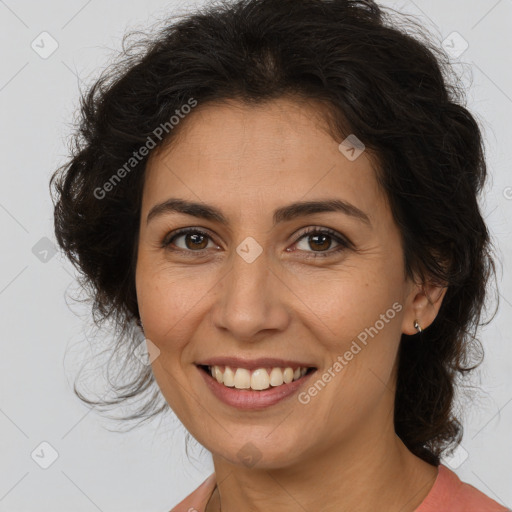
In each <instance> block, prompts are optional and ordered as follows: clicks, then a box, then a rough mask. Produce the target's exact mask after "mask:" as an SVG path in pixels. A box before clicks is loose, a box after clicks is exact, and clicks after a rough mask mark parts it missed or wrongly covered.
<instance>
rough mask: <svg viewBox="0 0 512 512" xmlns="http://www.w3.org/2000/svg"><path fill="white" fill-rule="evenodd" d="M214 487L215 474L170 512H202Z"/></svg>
mask: <svg viewBox="0 0 512 512" xmlns="http://www.w3.org/2000/svg"><path fill="white" fill-rule="evenodd" d="M215 486H216V478H215V473H212V474H211V475H210V476H209V477H208V478H207V479H206V480H205V481H204V482H203V483H202V484H201V485H200V486H199V487H198V488H197V489H196V490H195V491H193V492H191V493H190V494H189V495H188V496H187V497H186V498H185V499H184V500H183V501H180V503H178V504H177V505H176V506H175V507H174V508H173V509H172V510H171V511H170V512H204V509H205V507H206V504H207V503H208V500H209V499H210V497H211V495H212V493H213V491H214V489H215Z"/></svg>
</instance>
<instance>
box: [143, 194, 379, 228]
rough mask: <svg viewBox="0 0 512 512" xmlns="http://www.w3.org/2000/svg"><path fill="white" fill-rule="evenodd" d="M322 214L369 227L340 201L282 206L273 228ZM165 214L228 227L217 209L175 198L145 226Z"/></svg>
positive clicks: (360, 213) (359, 212) (359, 214)
mask: <svg viewBox="0 0 512 512" xmlns="http://www.w3.org/2000/svg"><path fill="white" fill-rule="evenodd" d="M323 212H341V213H344V214H345V215H348V216H350V217H353V218H355V219H358V220H360V221H362V222H364V223H365V224H367V225H369V226H371V222H370V219H369V217H368V215H367V214H366V213H364V212H363V211H362V210H360V209H359V208H357V207H356V206H354V205H353V204H350V203H348V202H346V201H343V200H341V199H328V200H324V201H299V202H296V203H291V204H289V205H287V206H282V207H280V208H278V209H276V210H275V211H274V217H273V219H274V226H275V225H276V224H279V223H281V222H286V221H290V220H293V219H295V218H297V217H303V216H306V215H312V214H314V213H323ZM166 213H184V214H186V215H192V216H194V217H198V218H201V219H206V220H210V221H214V222H218V223H220V224H223V225H225V226H227V225H229V221H228V219H227V218H226V217H225V216H224V214H223V213H222V212H221V211H220V210H219V209H218V208H216V207H214V206H210V205H207V204H204V203H196V202H192V201H187V200H185V199H176V198H170V199H167V200H166V201H164V202H163V203H160V204H157V205H155V206H153V207H152V208H151V210H150V211H149V213H148V216H147V219H146V224H149V221H150V220H152V219H154V218H155V217H159V216H161V215H164V214H166Z"/></svg>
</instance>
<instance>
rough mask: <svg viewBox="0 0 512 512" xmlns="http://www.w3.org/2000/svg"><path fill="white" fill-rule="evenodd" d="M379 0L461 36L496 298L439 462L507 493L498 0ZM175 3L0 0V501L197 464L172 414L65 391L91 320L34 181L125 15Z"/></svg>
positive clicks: (503, 16) (14, 504) (502, 51)
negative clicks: (449, 450)
mask: <svg viewBox="0 0 512 512" xmlns="http://www.w3.org/2000/svg"><path fill="white" fill-rule="evenodd" d="M385 4H386V5H392V6H394V7H396V8H398V9H399V10H404V11H406V12H409V13H411V14H415V15H418V16H420V17H421V19H422V20H423V22H424V24H425V26H427V27H428V28H429V29H430V30H432V31H433V32H434V35H435V36H436V37H437V38H438V39H439V42H441V41H442V40H445V39H446V38H447V37H448V36H450V34H452V33H453V32H454V31H455V32H457V33H458V34H460V36H461V37H462V38H463V39H460V37H459V36H457V35H455V36H453V35H452V36H450V38H448V39H447V43H445V44H447V47H448V48H452V51H457V50H459V51H461V50H462V49H463V46H461V45H462V44H464V43H463V41H464V40H465V41H467V43H468V45H469V46H468V48H467V49H466V50H465V51H464V52H463V53H462V54H461V55H457V56H455V57H453V60H454V62H458V63H460V64H457V69H458V71H459V72H460V73H461V74H462V76H463V78H464V80H465V83H466V84H467V85H468V87H470V89H469V94H468V97H469V107H470V109H471V110H472V111H473V112H474V113H475V114H476V115H477V117H478V119H479V120H480V122H481V124H482V126H483V129H484V131H485V137H486V141H487V142H486V144H487V156H488V162H489V168H490V170H491V173H492V178H491V180H490V182H489V184H488V187H487V191H486V194H485V201H484V202H483V203H482V206H483V208H484V212H485V216H486V220H487V222H488V224H489V226H490V229H491V231H492V235H493V237H494V239H495V243H496V245H497V247H498V250H499V257H500V260H501V262H502V266H499V267H498V273H499V281H500V285H501V289H500V293H501V297H502V300H501V306H500V310H499V312H498V314H497V316H496V318H495V319H494V321H493V322H492V323H491V324H490V325H489V326H488V327H486V328H485V329H483V330H482V331H481V339H482V340H483V342H484V346H485V350H486V360H485V363H484V364H483V365H482V366H481V368H480V371H479V373H478V375H477V376H476V377H475V379H474V382H475V383H476V384H477V385H479V386H480V389H481V391H480V392H479V393H478V394H473V395H472V397H471V398H470V399H466V401H465V402H462V403H463V404H464V403H465V404H466V405H471V407H470V408H469V409H468V410H467V413H466V416H465V420H464V426H465V435H464V440H463V449H461V450H458V452H456V454H455V455H454V457H452V458H451V459H450V460H447V461H446V462H445V463H446V464H449V465H451V467H453V468H454V469H455V470H456V472H457V473H458V475H459V476H460V477H461V478H462V479H463V480H465V481H467V482H470V483H471V484H473V485H474V486H476V487H477V488H479V489H481V490H483V491H484V492H485V493H487V494H489V495H490V496H491V497H493V498H494V499H496V500H497V501H500V502H501V503H503V504H506V505H507V506H508V507H512V485H510V484H511V483H512V462H511V460H512V458H511V455H512V453H511V452H512V450H511V440H510V430H511V425H512V385H511V375H512V357H511V356H512V345H511V343H510V338H511V325H510V316H511V313H512V274H511V270H512V265H511V257H510V254H511V253H512V237H511V234H512V176H511V172H510V167H511V156H512V143H511V140H512V130H511V123H510V116H511V115H512V74H511V69H512V66H511V58H510V54H509V52H510V48H512V37H511V31H510V26H511V22H512V0H499V1H497V0H479V1H476V0H472V1H468V0H455V1H450V2H446V1H445V0H435V1H434V0H432V1H428V2H427V1H423V0H417V1H415V2H412V1H401V2H386V3H385ZM188 5H193V4H191V3H189V4H187V3H184V2H181V3H180V2H165V1H162V0H145V1H144V2H141V1H139V2H135V1H134V0H130V1H127V0H109V1H102V2H100V1H98V0H89V1H87V0H67V1H64V0H51V1H45V2H36V1H34V0H32V1H22V0H20V1H16V0H6V1H5V2H4V1H1V0H0V43H1V56H2V60H1V62H2V66H1V69H0V108H1V117H0V119H1V125H0V126H1V128H0V129H1V132H0V143H1V145H2V146H1V148H2V151H1V155H2V161H1V165H0V169H1V171H0V172H1V173H2V174H1V180H2V183H3V184H4V185H3V186H2V188H1V190H0V226H1V233H2V251H1V252H0V258H1V267H0V311H1V323H0V330H1V337H2V338H1V339H2V343H1V355H0V358H1V359H0V360H1V367H2V371H1V372H0V379H1V384H0V429H1V430H0V432H1V436H0V453H1V455H0V460H1V469H0V471H1V473H0V511H24V512H26V511H33V510H36V509H37V510H39V511H41V512H46V511H48V512H49V511H52V512H55V511H68V510H74V511H77V512H78V511H97V510H100V511H105V512H106V511H121V510H123V511H142V510H144V511H149V510H155V511H157V510H160V511H168V510H169V509H170V508H171V507H172V506H174V505H175V504H176V503H177V502H178V501H179V500H181V499H182V498H183V497H184V496H185V495H187V494H188V493H189V492H190V491H192V489H194V488H195V487H196V486H197V485H198V484H199V483H200V482H202V481H203V479H204V478H205V477H206V476H207V475H208V474H210V473H211V471H212V469H213V468H212V464H211V461H210V457H209V454H208V453H207V452H204V453H203V454H202V455H201V453H200V450H199V448H197V449H196V450H193V451H192V452H191V455H192V460H191V461H189V460H188V459H187V457H186V454H185V434H184V430H183V427H182V426H181V425H180V424H179V422H178V421H177V420H176V419H175V418H173V417H172V415H169V416H168V417H167V418H164V419H163V420H162V421H158V420H157V421H154V422H152V423H150V424H148V425H146V426H144V427H141V428H140V429H139V430H136V431H133V432H129V433H117V432H115V431H113V432H111V431H110V430H113V429H115V428H116V424H113V423H112V422H108V421H107V420H105V419H104V418H102V417H100V416H99V415H98V414H97V413H96V412H95V411H93V412H89V410H88V409H87V408H86V407H85V406H84V405H82V403H81V402H80V401H79V400H78V399H77V398H76V397H75V396H74V394H73V393H72V383H73V380H74V377H75V374H76V370H77V368H78V366H80V362H81V361H82V360H83V359H84V357H88V356H89V344H90V343H92V340H91V337H90V336H91V331H90V329H89V324H88V321H89V319H88V310H87V308H86V307H84V306H80V305H76V304H72V305H70V307H68V305H67V304H66V299H65V297H64V295H65V292H66V291H72V290H73V289H74V287H75V285H74V284H73V283H74V271H73V269H72V267H71V265H70V264H69V263H68V262H67V261H65V260H63V259H62V257H61V256H60V255H59V254H58V253H57V254H53V247H54V242H55V241H54V237H53V230H52V206H51V201H50V198H49V195H48V180H49V177H50V174H51V173H52V171H53V170H54V169H55V168H56V167H57V166H58V165H60V164H61V163H63V161H64V159H65V156H66V137H67V135H68V134H69V128H70V123H71V121H72V119H73V113H74V111H75V108H76V106H77V99H78V92H79V89H78V86H79V82H81V83H82V85H86V84H88V83H90V81H91V80H92V79H93V78H94V77H95V76H97V74H98V72H99V70H101V68H102V67H104V66H105V65H107V64H108V62H109V59H110V57H111V55H112V53H111V52H112V50H118V49H120V42H121V36H122V34H124V33H125V31H126V30H127V29H134V28H141V29H144V28H147V27H148V26H149V25H152V24H153V23H154V22H155V21H156V20H158V19H161V18H162V17H164V16H165V15H168V14H169V13H179V12H182V11H183V10H184V9H186V8H187V6H188ZM43 31H46V32H48V33H49V34H50V35H51V38H53V40H55V41H56V42H57V43H58V48H57V49H56V51H55V52H54V53H52V54H51V55H49V56H46V55H45V56H46V57H47V58H42V57H41V55H40V54H41V53H44V52H49V51H50V50H51V44H52V40H51V39H49V38H48V36H40V34H41V33H42V32H43ZM44 37H46V39H44V41H43V42H41V38H44ZM454 37H455V39H454ZM33 41H35V43H34V45H38V46H36V48H37V49H38V50H37V51H38V52H39V53H36V51H35V50H34V49H33V48H32V47H31V44H32V42H33ZM45 237H46V238H45ZM97 343H101V344H103V345H104V346H107V345H108V340H105V339H103V340H102V339H101V338H100V339H99V340H97ZM92 346H93V345H91V347H92ZM109 429H110V430H109ZM42 442H47V443H49V444H50V445H51V446H52V447H53V449H55V450H56V451H57V452H58V458H57V459H56V460H55V462H54V463H53V464H52V465H51V466H49V467H48V468H47V469H42V468H41V467H40V466H39V464H37V463H36V462H35V460H34V459H33V458H32V457H31V454H32V453H33V452H34V450H36V453H39V456H40V457H39V460H40V461H42V460H43V459H45V457H46V460H47V461H49V459H48V457H49V454H50V449H48V448H45V446H44V445H43V447H42V448H43V451H42V452H41V446H40V443H42ZM43 454H44V455H43ZM34 458H35V459H37V457H36V456H34ZM40 463H41V462H40Z"/></svg>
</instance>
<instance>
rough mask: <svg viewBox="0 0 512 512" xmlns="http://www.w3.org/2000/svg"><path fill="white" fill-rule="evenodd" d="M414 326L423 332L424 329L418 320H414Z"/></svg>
mask: <svg viewBox="0 0 512 512" xmlns="http://www.w3.org/2000/svg"><path fill="white" fill-rule="evenodd" d="M414 328H415V329H416V330H417V331H418V332H421V331H422V330H423V329H422V328H421V326H420V324H419V323H418V320H414Z"/></svg>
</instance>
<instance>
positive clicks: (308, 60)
mask: <svg viewBox="0 0 512 512" xmlns="http://www.w3.org/2000/svg"><path fill="white" fill-rule="evenodd" d="M393 13H394V11H393ZM405 21H407V23H406V22H405ZM411 28H412V29H413V31H414V34H411V33H410V29H411ZM429 37H430V36H428V35H427V36H425V33H424V31H423V30H422V29H421V27H420V26H419V23H418V22H415V21H412V20H410V19H409V20H405V18H404V22H403V24H400V25H399V24H398V21H397V20H394V19H393V16H390V14H389V13H388V12H385V11H384V10H383V9H382V8H381V7H379V6H377V5H376V4H375V3H374V2H373V1H370V0H367V1H365V0H238V1H234V2H227V1H222V2H217V3H215V4H210V5H209V6H204V7H202V8H200V9H199V10H198V11H196V12H195V13H190V14H187V15H185V16H183V17H181V18H178V19H174V18H173V19H170V20H167V22H166V25H165V26H164V27H163V28H161V29H160V30H159V31H158V32H157V34H156V35H153V36H149V37H143V38H142V39H139V40H136V41H135V43H133V44H132V45H131V46H129V47H126V46H125V44H124V43H125V41H126V40H125V41H124V42H123V52H122V57H121V58H120V59H118V60H117V61H116V63H114V64H113V65H112V66H110V67H109V68H108V69H106V70H105V71H104V72H103V73H102V74H101V76H100V77H99V78H98V79H97V80H96V81H95V82H94V83H93V85H92V86H91V87H90V88H89V89H88V91H87V92H86V93H85V94H83V95H82V98H81V110H80V114H81V115H80V119H79V126H78V128H77V130H76V133H75V134H74V137H73V139H72V142H73V144H72V147H71V153H72V155H71V157H70V159H69V160H68V162H67V163H66V164H65V165H63V166H62V167H60V168H59V169H58V170H57V171H56V172H55V173H54V175H53V176H52V179H51V183H50V188H51V191H52V198H53V200H54V205H55V217H54V218H55V234H56V238H57V241H58V243H59V245H60V247H61V248H62V249H63V251H64V252H65V254H66V255H67V257H68V258H70V260H71V261H72V262H73V264H74V265H75V266H76V268H77V269H78V270H79V272H80V275H81V279H80V284H81V285H82V287H84V289H86V290H87V292H88V294H89V296H90V298H91V299H92V302H93V304H92V306H93V317H94V320H95V323H96V325H98V326H99V325H100V324H101V323H103V322H104V321H105V320H107V319H108V320H109V321H112V322H113V324H114V325H115V326H116V333H117V334H116V335H117V347H116V353H117V350H120V349H121V348H122V347H131V348H133V346H135V343H136V341H137V333H138V332H139V331H140V329H139V327H138V326H140V317H139V312H138V307H137V296H136V290H135V263H136V257H137V243H138V225H139V216H140V206H141V195H142V189H143V185H144V170H145V164H146V161H147V158H148V154H147V153H148V152H147V151H146V152H145V153H146V154H145V155H144V156H141V154H142V153H143V152H140V154H139V152H138V151H139V150H140V148H142V147H144V146H145V145H146V147H147V144H148V141H149V139H151V140H152V142H153V146H154V147H160V146H161V145H162V144H163V143H168V142H170V141H172V140H174V139H175V138H176V136H177V134H178V133H179V129H180V128H181V124H180V125H177V126H176V127H175V129H171V128H173V127H172V126H170V122H169V119H170V118H171V117H172V116H173V115H176V114H179V112H180V111H181V109H182V107H183V105H185V104H187V103H189V104H190V102H191V99H192V100H193V101H197V102H198V103H199V104H200V105H204V104H207V103H208V102H219V101H220V102H222V101H224V100H229V99H236V100H240V101H243V102H245V103H248V104H258V103H263V102H265V101H267V100H271V99H276V98H281V97H284V96H288V97H292V98H295V99H297V100H298V101H299V100H314V101H316V102H317V103H318V104H321V105H322V106H324V107H326V108H325V109H324V110H325V117H326V120H327V121H328V123H329V126H330V127H331V129H332V135H333V137H336V140H340V141H341V140H343V138H344V137H346V136H347V135H348V134H350V133H354V134H357V137H358V138H359V139H361V140H362V141H363V142H364V144H365V145H366V148H367V150H368V151H369V154H370V155H374V156H375V158H376V161H377V162H378V169H376V176H377V179H378V181H379V183H380V185H381V186H382V187H383V190H385V191H386V194H387V197H388V199H389V203H390V206H391V210H392V214H393V217H394V220H395V222H396V224H397V226H398V227H399V230H400V232H401V236H402V241H403V251H404V262H405V273H406V276H408V277H411V278H412V277H414V276H416V277H417V278H420V279H421V280H422V282H433V283H437V284H442V285H443V286H446V287H447V292H446V295H445V298H444V300H443V303H442V306H441V309H440V311H439V313H438V315H437V318H436V319H435V321H434V322H433V324H432V325H430V326H429V327H428V328H427V329H426V330H424V331H423V332H421V333H419V334H416V335H414V336H407V335H402V340H401V342H400V348H399V356H398V376H397V389H396V400H395V415H394V422H395V430H396V433H397V435H398V436H399V437H400V438H401V439H402V441H403V442H404V444H405V445H406V446H407V447H408V449H409V450H410V451H411V452H413V453H414V454H416V455H417V456H419V457H421V458H422V459H424V460H425V461H427V462H429V463H431V464H435V465H437V464H439V461H440V456H441V454H442V453H443V452H444V451H445V450H447V449H450V448H452V449H453V448H454V446H456V444H458V443H459V442H460V440H461V437H462V427H461V422H460V420H459V419H457V414H456V412H455V408H454V401H455V400H454V397H455V390H456V389H457V385H458V383H461V382H462V380H461V379H460V378H461V377H462V376H463V375H464V374H466V373H467V372H469V371H471V370H472V369H474V368H475V367H476V366H477V365H478V360H477V359H481V355H482V350H481V344H480V343H479V341H478V340H477V339H476V337H475V335H476V330H477V327H478V326H479V325H482V324H481V322H480V319H481V314H482V312H483V311H484V310H485V309H486V298H487V285H488V282H489V278H490V277H491V275H494V276H495V266H494V261H493V257H492V244H491V241H490V236H489V233H488V230H487V228H486V225H485V223H484V220H483V218H482V215H481V212H480V208H479V204H478V196H479V194H480V192H481V191H482V187H483V185H484V181H485V179H486V173H487V171H486V165H485V160H484V150H483V141H482V136H481V132H480V129H479V126H478V124H477V122H476V121H475V119H474V117H473V116H472V115H471V114H470V113H469V112H468V110H467V109H466V108H465V107H464V104H465V93H464V88H463V87H462V86H461V85H460V79H459V78H457V77H456V76H455V73H454V72H453V68H452V66H451V65H450V63H449V60H448V59H447V56H446V55H445V54H444V53H443V52H442V50H440V49H439V48H438V46H436V45H435V44H433V43H432V42H431V41H430V39H429ZM191 116H193V113H192V114H191ZM180 117H181V116H180ZM185 123H186V120H185V121H184V123H183V124H185ZM162 126H165V127H166V129H165V132H166V133H165V136H162V134H163V131H162V129H161V128H160V131H158V127H162ZM156 134H160V137H158V136H156ZM135 154H137V162H134V161H132V160H130V159H131V158H133V157H134V155H135ZM127 161H131V162H132V164H133V165H132V164H130V166H131V167H133V168H132V169H129V170H128V169H127V168H126V162H127ZM123 166H124V167H123ZM122 168H124V169H125V172H121V171H120V169H122ZM116 172H117V176H118V177H119V178H120V179H116V180H115V181H113V178H114V175H115V174H116ZM121 178H122V179H121ZM107 183H110V185H107ZM106 191H108V193H106ZM139 341H140V340H139ZM137 368H138V367H137ZM134 369H135V366H133V365H132V366H131V370H132V372H133V371H134ZM153 383H154V379H153V375H152V371H151V367H150V366H141V367H140V371H139V370H138V369H137V375H135V376H133V378H132V380H131V381H130V382H128V383H125V384H123V385H122V386H119V387H117V388H115V389H116V391H117V395H116V397H115V398H114V399H111V400H96V401H92V400H89V399H87V398H85V397H84V396H83V395H82V394H81V393H79V392H78V391H77V389H76V385H75V392H76V393H77V394H78V396H79V397H80V398H81V399H82V400H84V401H85V402H87V403H89V404H92V403H93V404H95V405H101V406H107V405H114V404H118V403H121V402H123V401H124V400H126V399H128V398H132V397H136V396H138V395H139V394H140V393H142V392H144V391H146V390H148V389H151V386H152V384H153ZM158 396H159V393H158V390H157V391H156V392H155V393H154V394H153V396H152V397H151V399H150V400H149V401H147V402H146V403H145V404H144V406H143V407H142V408H141V410H140V411H139V412H138V413H137V414H132V415H131V416H129V418H131V419H132V418H140V417H145V418H146V419H148V418H150V417H153V416H155V415H157V414H158V413H161V412H163V411H164V410H165V409H166V407H167V406H166V404H164V405H162V407H160V408H159V409H157V408H156V406H154V404H155V403H156V400H157V397H158Z"/></svg>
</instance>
